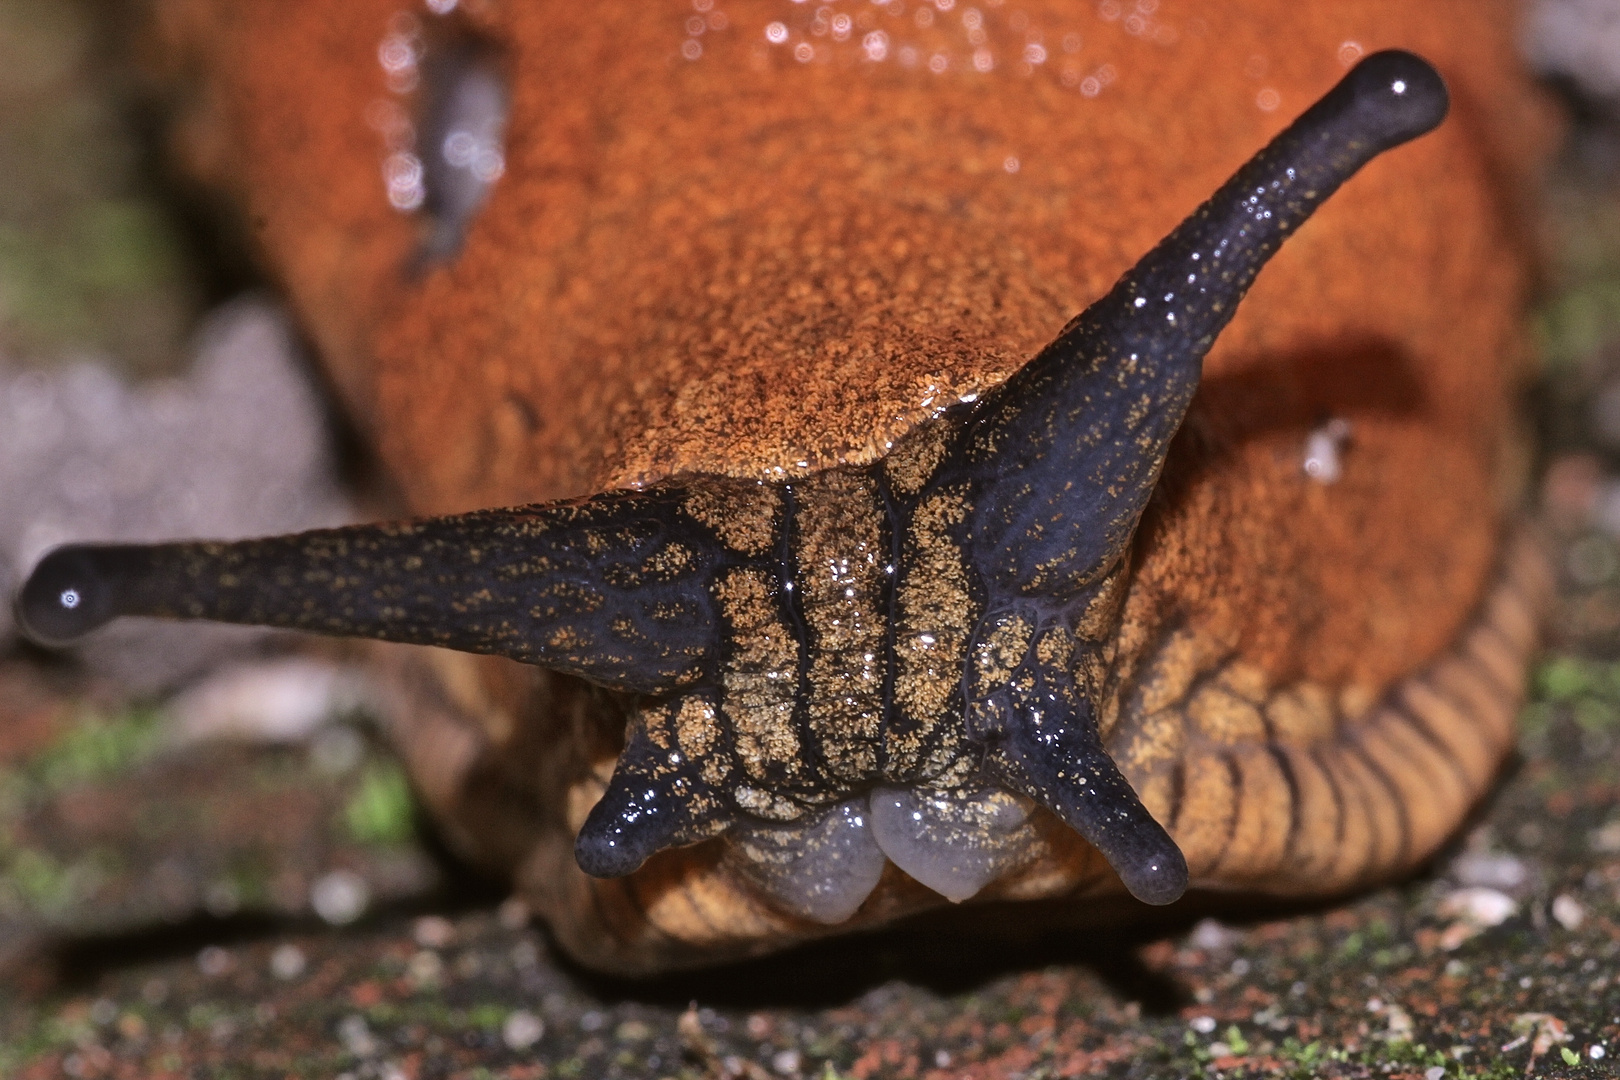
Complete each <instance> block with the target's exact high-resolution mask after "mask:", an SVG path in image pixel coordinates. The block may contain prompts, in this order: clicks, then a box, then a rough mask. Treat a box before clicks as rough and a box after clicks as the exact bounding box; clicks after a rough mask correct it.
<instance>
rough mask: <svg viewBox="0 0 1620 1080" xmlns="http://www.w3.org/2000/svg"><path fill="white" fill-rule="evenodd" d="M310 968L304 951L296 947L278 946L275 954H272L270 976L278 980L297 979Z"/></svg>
mask: <svg viewBox="0 0 1620 1080" xmlns="http://www.w3.org/2000/svg"><path fill="white" fill-rule="evenodd" d="M308 966H309V961H308V960H307V959H306V958H305V956H304V950H303V949H300V948H299V947H298V946H296V945H290V944H289V945H277V946H276V950H275V952H273V953H271V954H270V974H272V975H274V976H275V977H276V978H278V979H284V980H290V979H296V978H298V976H300V975H302V974H303V973H304V969H305V968H306V967H308Z"/></svg>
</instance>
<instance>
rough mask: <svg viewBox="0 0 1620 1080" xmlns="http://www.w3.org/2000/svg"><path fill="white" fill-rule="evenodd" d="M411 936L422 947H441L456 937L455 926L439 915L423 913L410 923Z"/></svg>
mask: <svg viewBox="0 0 1620 1080" xmlns="http://www.w3.org/2000/svg"><path fill="white" fill-rule="evenodd" d="M411 937H413V938H415V939H416V943H417V944H418V945H420V946H422V948H424V949H442V948H444V947H445V946H447V945H449V944H450V943H451V942H452V941H454V940H455V939H456V928H455V926H454V925H453V924H452V923H451V922H450V920H449V919H446V918H444V917H443V916H441V915H424V916H422V917H421V918H420V919H417V920H416V922H414V923H413V924H411Z"/></svg>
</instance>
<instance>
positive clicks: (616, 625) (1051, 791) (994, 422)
mask: <svg viewBox="0 0 1620 1080" xmlns="http://www.w3.org/2000/svg"><path fill="white" fill-rule="evenodd" d="M1446 108H1447V95H1446V91H1445V87H1444V84H1443V83H1442V82H1441V81H1440V78H1439V76H1438V75H1437V74H1436V73H1435V72H1434V70H1433V69H1432V68H1431V67H1429V65H1428V64H1426V63H1425V62H1424V61H1422V60H1420V59H1419V58H1417V57H1415V56H1412V55H1410V54H1407V53H1401V52H1385V53H1378V54H1375V55H1373V56H1370V57H1368V58H1367V59H1365V60H1364V61H1362V62H1361V63H1360V64H1359V65H1357V67H1356V68H1355V69H1354V70H1352V71H1351V72H1350V73H1349V74H1348V75H1347V76H1346V77H1345V79H1344V80H1343V81H1342V82H1341V83H1340V84H1339V85H1338V86H1336V87H1335V88H1334V89H1333V90H1332V91H1330V92H1329V93H1328V94H1327V95H1326V96H1325V97H1324V98H1322V99H1321V100H1320V101H1319V102H1317V104H1315V105H1314V106H1312V107H1311V109H1309V110H1308V111H1307V112H1306V113H1305V114H1304V115H1302V116H1301V117H1300V118H1299V119H1298V120H1296V121H1295V122H1294V123H1293V124H1292V125H1291V126H1290V127H1289V128H1288V129H1287V130H1285V131H1284V132H1283V133H1282V134H1280V135H1279V136H1278V137H1277V138H1276V139H1275V140H1273V141H1272V143H1271V144H1270V145H1268V146H1267V147H1266V148H1265V149H1263V150H1262V151H1260V152H1259V153H1258V154H1257V155H1256V156H1255V157H1254V158H1253V159H1251V160H1250V161H1249V162H1248V163H1247V164H1246V165H1245V166H1243V168H1242V169H1240V170H1239V171H1238V173H1237V174H1236V175H1235V176H1234V177H1233V178H1232V179H1231V180H1229V181H1228V182H1227V183H1226V184H1225V185H1223V186H1222V187H1221V188H1220V190H1219V191H1217V192H1216V193H1215V195H1214V196H1213V197H1211V198H1210V200H1209V201H1208V202H1206V203H1205V204H1204V205H1203V206H1201V207H1200V208H1199V209H1198V210H1197V211H1195V212H1194V213H1193V214H1192V215H1191V216H1190V217H1189V218H1188V219H1187V220H1186V221H1184V222H1183V223H1182V224H1181V225H1180V226H1178V227H1177V228H1176V229H1175V231H1173V232H1172V233H1171V234H1170V235H1169V236H1168V237H1166V238H1165V239H1164V240H1163V241H1162V242H1161V243H1160V244H1159V245H1158V246H1157V247H1155V248H1154V249H1153V250H1152V251H1151V252H1149V253H1148V254H1147V255H1146V256H1145V257H1144V258H1143V259H1142V260H1141V262H1139V263H1138V264H1137V265H1136V266H1135V267H1134V268H1133V269H1132V270H1131V271H1130V272H1129V273H1127V274H1126V275H1125V276H1124V277H1123V278H1122V279H1121V280H1120V281H1119V283H1118V284H1116V285H1115V286H1114V288H1113V289H1112V290H1111V291H1110V292H1109V293H1108V294H1107V295H1106V296H1104V297H1103V298H1101V299H1100V300H1098V301H1097V302H1096V303H1095V304H1093V305H1092V306H1091V307H1089V308H1088V309H1087V310H1086V311H1085V312H1084V313H1082V314H1081V315H1080V316H1078V317H1077V318H1076V319H1075V320H1074V321H1073V322H1071V323H1070V324H1069V325H1068V326H1067V327H1065V328H1064V329H1063V330H1062V332H1061V333H1060V334H1059V335H1058V337H1057V338H1056V340H1055V341H1053V342H1052V344H1051V345H1050V346H1048V347H1047V348H1046V349H1044V350H1042V351H1041V352H1040V353H1039V354H1038V355H1037V356H1036V357H1035V358H1034V359H1033V360H1031V361H1030V362H1029V363H1028V364H1027V365H1026V366H1025V367H1024V368H1023V369H1021V370H1020V371H1019V372H1018V373H1017V374H1015V375H1014V376H1013V377H1012V378H1010V379H1009V380H1007V382H1006V383H1004V384H1002V385H1001V386H1000V387H998V388H996V389H995V390H994V391H992V392H990V393H988V394H986V395H985V396H984V397H983V398H982V399H981V400H979V401H977V402H974V403H972V404H971V405H969V404H963V405H959V406H957V407H955V408H954V409H952V410H950V411H948V412H947V413H946V414H945V415H943V416H942V417H940V418H939V419H938V420H936V421H934V422H933V423H931V424H928V425H924V426H923V427H922V428H920V429H918V430H917V431H916V432H914V433H913V434H912V435H911V436H909V437H908V438H907V439H906V440H904V441H903V442H902V443H901V444H899V445H898V446H897V447H896V448H895V450H894V451H893V453H891V454H890V455H889V456H888V457H887V458H885V459H883V460H881V461H879V462H876V463H875V464H873V465H871V466H869V467H866V468H862V469H835V470H830V471H828V472H826V473H821V474H816V475H813V476H810V477H807V478H805V479H803V480H796V481H793V482H790V483H778V484H767V483H763V482H754V481H745V480H738V479H733V478H726V477H718V476H684V477H676V478H673V479H670V480H668V481H665V482H663V483H661V484H658V485H656V486H653V487H650V488H647V489H645V490H641V491H623V492H609V493H606V494H603V495H599V496H595V497H593V498H590V499H585V500H581V501H577V502H569V503H559V504H549V505H543V506H530V507H520V508H515V509H507V510H489V511H480V512H477V513H473V514H465V515H459V516H454V517H444V518H436V519H430V520H425V521H420V522H413V523H406V524H394V525H368V526H357V527H352V528H346V529H332V530H322V531H318V532H311V533H304V534H300V535H296V536H285V537H274V538H269V539H263V540H251V541H243V542H238V543H173V544H156V545H91V546H85V545H74V546H70V547H66V548H61V549H58V550H57V551H55V552H52V553H51V554H50V555H48V556H47V557H46V558H45V559H44V560H43V561H42V562H41V563H40V565H39V566H38V568H37V569H36V570H35V572H34V574H33V576H32V577H31V578H30V579H29V581H28V583H27V584H26V585H25V586H24V588H23V590H22V593H21V594H20V596H19V598H18V602H17V608H18V614H19V621H20V622H21V624H22V625H23V626H24V627H25V628H26V629H27V630H28V632H29V633H30V634H32V635H33V636H34V637H36V638H37V639H39V640H41V641H43V642H46V643H52V644H55V643H61V642H65V641H68V640H71V639H73V638H75V637H77V636H79V635H82V634H84V633H86V632H88V631H90V630H93V629H94V628H96V627H97V626H99V625H101V624H103V623H105V622H106V621H107V620H109V619H111V618H115V617H118V616H121V615H158V616H166V617H174V618H205V619H218V620H224V621H231V622H245V623H257V624H264V625H272V626H282V627H290V628H295V629H302V630H310V631H315V632H319V633H328V634H346V635H357V636H364V637H372V638H379V639H383V640H390V641H401V642H410V643H417V644H426V645H438V646H443V647H447V648H452V649H460V650H465V651H470V652H480V653H492V654H497V655H502V656H507V657H511V658H513V659H517V660H521V661H524V662H527V663H532V664H537V665H541V666H545V667H548V668H553V669H555V670H558V671H563V672H568V673H571V674H574V675H577V676H579V677H581V678H585V679H588V680H590V681H592V682H595V683H597V684H599V685H602V686H606V687H609V688H613V689H616V690H621V691H626V692H630V693H633V694H636V695H640V699H639V700H640V706H639V712H638V714H637V717H636V719H635V720H634V721H633V722H632V724H631V726H630V730H629V731H628V733H627V738H626V745H625V749H624V751H623V753H622V754H621V756H620V759H619V762H618V765H617V768H616V770H615V773H614V776H613V779H612V781H611V782H610V784H609V786H608V789H607V792H606V793H605V794H604V796H603V797H602V798H601V800H600V801H599V802H598V803H597V804H596V806H595V808H594V809H593V810H592V811H591V813H590V815H589V817H588V819H587V821H586V823H585V825H584V827H583V828H582V829H581V831H580V834H579V837H578V840H577V844H576V849H575V850H576V855H577V858H578V860H579V863H580V865H581V866H582V867H583V868H584V869H585V870H586V871H587V872H589V873H592V874H595V875H598V876H616V875H622V874H626V873H629V872H631V871H633V870H635V869H636V868H637V867H638V866H640V865H641V863H642V862H643V861H644V860H645V859H646V858H648V857H649V856H650V855H651V854H653V853H654V852H656V851H659V850H661V849H664V848H667V847H671V846H675V845H682V844H689V843H694V842H697V841H699V840H703V839H706V838H709V837H713V836H716V835H720V834H723V833H727V832H730V833H732V844H733V853H734V854H736V855H737V861H738V865H739V869H740V870H741V871H742V872H743V873H745V874H746V875H748V876H750V877H751V878H752V879H753V880H754V881H755V882H756V884H758V885H759V887H760V888H762V889H763V890H764V891H766V892H767V893H769V894H771V895H772V896H774V897H775V898H776V899H777V900H778V901H779V902H780V903H782V904H783V905H784V906H786V907H787V908H788V909H789V910H792V911H796V912H798V913H799V914H801V915H803V916H804V917H806V918H810V919H815V920H818V921H823V922H838V921H841V920H842V919H843V918H846V917H848V915H849V914H851V913H853V911H854V910H855V909H856V908H857V907H858V906H859V905H860V903H861V902H862V901H863V900H864V899H865V896H866V894H867V893H868V892H869V891H870V890H871V888H872V887H873V886H874V885H875V883H876V881H877V876H878V873H879V872H880V871H881V868H882V865H883V861H884V859H885V858H887V859H889V860H890V861H893V862H895V863H896V864H897V865H899V866H900V867H901V868H902V869H905V870H907V871H908V872H909V873H911V874H912V876H914V877H916V878H917V879H918V880H920V881H923V882H925V883H927V884H929V885H930V886H931V887H933V888H935V889H936V890H937V891H939V892H941V893H942V894H943V895H945V896H947V897H950V898H951V899H964V898H966V897H967V896H971V895H972V894H973V893H974V892H975V891H977V889H978V888H980V887H982V886H983V885H984V884H985V883H987V882H988V881H990V880H993V879H994V878H995V877H996V876H998V875H1000V874H1002V873H1005V872H1006V871H1007V870H1009V869H1011V868H1013V867H1015V866H1016V865H1017V864H1018V862H1019V860H1020V859H1021V858H1023V857H1025V855H1026V854H1027V852H1028V851H1029V850H1031V848H1032V845H1033V843H1034V841H1033V840H1032V838H1031V833H1030V827H1029V824H1028V821H1027V818H1028V814H1029V811H1030V809H1032V808H1033V806H1034V805H1036V804H1038V805H1040V806H1044V807H1045V808H1046V809H1047V810H1048V811H1050V812H1051V813H1052V814H1054V815H1056V816H1057V817H1058V818H1059V819H1061V820H1062V821H1064V822H1066V823H1067V824H1068V825H1070V826H1072V827H1073V828H1074V829H1075V830H1077V831H1078V832H1079V833H1080V834H1081V835H1082V836H1084V837H1085V838H1086V839H1087V840H1088V841H1090V842H1091V843H1092V844H1093V845H1094V846H1095V847H1096V848H1097V849H1098V850H1099V851H1100V852H1101V853H1102V854H1103V855H1104V856H1105V857H1106V858H1107V859H1108V861H1109V862H1110V864H1111V865H1112V866H1113V867H1114V868H1115V870H1116V871H1117V872H1118V873H1119V875H1120V877H1121V879H1122V881H1123V882H1124V884H1125V885H1126V887H1127V888H1128V889H1129V890H1130V891H1131V892H1132V893H1133V894H1134V895H1135V896H1137V897H1138V898H1139V899H1142V900H1144V901H1146V902H1149V903H1168V902H1171V901H1173V900H1175V899H1176V898H1177V897H1179V896H1180V895H1181V894H1182V892H1183V891H1184V890H1185V888H1186V885H1187V867H1186V863H1185V861H1184V859H1183V858H1182V856H1181V853H1180V851H1179V850H1178V848H1177V847H1176V845H1175V843H1174V841H1173V840H1172V839H1171V838H1170V837H1169V835H1168V834H1167V833H1166V832H1165V831H1164V829H1163V828H1162V827H1161V826H1160V825H1159V824H1158V823H1157V822H1156V821H1154V819H1153V817H1152V816H1151V814H1149V813H1148V811H1147V810H1146V809H1145V807H1143V805H1142V803H1141V801H1140V800H1139V799H1138V798H1137V796H1136V793H1135V792H1134V791H1133V790H1132V788H1131V785H1130V783H1129V782H1128V781H1127V780H1126V778H1125V777H1124V776H1123V775H1122V774H1121V773H1120V771H1119V769H1118V768H1117V766H1116V765H1115V764H1114V762H1113V760H1112V758H1111V757H1110V756H1109V754H1108V752H1107V750H1106V748H1105V747H1104V746H1103V744H1102V741H1101V738H1100V736H1099V733H1098V726H1097V710H1098V702H1099V697H1100V688H1101V685H1102V682H1103V680H1104V678H1105V677H1106V674H1107V667H1108V664H1109V662H1110V658H1111V651H1110V650H1111V643H1112V638H1113V635H1114V634H1115V632H1116V629H1117V622H1118V613H1119V606H1120V604H1121V602H1122V599H1123V596H1124V592H1125V588H1126V584H1127V579H1128V566H1127V552H1128V549H1129V546H1130V541H1131V538H1132V536H1133V535H1134V533H1135V530H1136V527H1137V524H1138V522H1139V520H1140V518H1141V514H1142V511H1143V508H1144V507H1145V505H1146V503H1147V500H1148V498H1149V497H1150V495H1151V493H1152V491H1153V488H1154V485H1155V484H1156V482H1157V480H1158V476H1159V472H1160V469H1161V468H1162V466H1163V463H1164V459H1165V454H1166V452H1167V450H1168V446H1169V442H1170V440H1171V438H1172V436H1173V435H1174V434H1175V432H1176V430H1177V428H1178V427H1179V426H1180V424H1181V422H1182V419H1183V417H1184V415H1185V413H1186V409H1187V407H1188V404H1189V403H1190V401H1191V399H1192V396H1193V393H1194V391H1195V390H1196V388H1197V385H1198V380H1199V374H1200V369H1201V365H1202V362H1203V358H1204V356H1205V354H1206V353H1207V352H1208V351H1209V348H1210V346H1211V345H1212V344H1213V342H1214V340H1215V337H1216V335H1217V334H1218V333H1219V332H1220V330H1221V329H1222V327H1224V326H1225V325H1226V323H1227V322H1228V321H1229V320H1230V319H1231V317H1232V315H1233V313H1234V312H1235V310H1236V306H1237V303H1238V301H1239V300H1240V299H1241V298H1242V296H1243V294H1244V292H1245V291H1246V290H1247V289H1248V287H1249V285H1250V284H1251V283H1252V282H1253V280H1254V278H1255V275H1256V274H1258V273H1259V271H1260V269H1261V267H1262V266H1263V265H1264V264H1265V262H1266V260H1267V259H1269V258H1270V256H1271V255H1272V254H1273V253H1274V252H1275V251H1276V250H1277V248H1278V246H1279V245H1280V244H1281V242H1282V241H1283V240H1284V239H1285V238H1286V237H1287V236H1288V234H1289V233H1291V232H1292V231H1293V230H1294V229H1295V228H1297V227H1298V226H1299V225H1300V224H1301V223H1302V222H1303V221H1304V220H1305V219H1306V218H1307V217H1308V216H1309V215H1310V214H1311V213H1312V211H1314V209H1315V208H1316V207H1317V206H1318V205H1320V204H1321V202H1322V201H1323V200H1324V199H1326V198H1327V197H1328V196H1329V195H1331V194H1332V193H1333V191H1334V190H1336V189H1337V188H1338V186H1339V185H1340V184H1342V183H1343V182H1344V181H1345V180H1347V179H1348V178H1349V177H1350V176H1351V175H1353V174H1354V173H1355V172H1356V170H1357V169H1359V168H1360V167H1361V165H1363V164H1365V163H1366V162H1367V161H1368V160H1370V159H1371V158H1372V157H1374V156H1376V155H1377V154H1379V153H1381V152H1382V151H1384V150H1386V149H1389V148H1390V147H1393V146H1396V145H1399V144H1400V143H1402V142H1405V141H1407V140H1409V139H1411V138H1414V137H1415V136H1417V135H1419V134H1422V133H1423V132H1425V131H1428V130H1429V129H1430V128H1432V127H1433V126H1434V125H1436V124H1437V123H1439V121H1440V120H1441V119H1442V118H1443V116H1444V114H1445V111H1446Z"/></svg>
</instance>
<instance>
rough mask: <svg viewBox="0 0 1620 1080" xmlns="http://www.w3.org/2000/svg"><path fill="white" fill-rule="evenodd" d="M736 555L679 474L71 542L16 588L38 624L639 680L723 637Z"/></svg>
mask: <svg viewBox="0 0 1620 1080" xmlns="http://www.w3.org/2000/svg"><path fill="white" fill-rule="evenodd" d="M729 557H730V556H729V555H728V554H727V553H726V551H725V549H724V548H723V546H722V545H721V544H720V543H719V542H718V541H717V540H716V538H715V537H714V536H713V534H712V533H710V532H709V531H708V530H707V529H706V528H705V527H704V526H702V525H700V524H698V523H697V522H695V521H693V520H692V519H691V518H690V517H688V516H687V515H686V514H685V513H684V512H683V510H682V499H681V491H680V489H678V488H661V489H653V490H649V491H646V492H619V493H612V494H608V495H601V496H597V497H595V498H592V499H587V500H583V501H580V502H575V503H564V504H558V505H549V506H538V507H527V508H518V509H512V510H484V511H478V512H476V513H471V514H461V515H457V516H453V517H443V518H432V519H428V520H424V521H417V522H408V523H403V524H389V525H360V526H353V527H349V528H342V529H323V530H318V531H314V532H307V533H301V534H298V535H295V536H278V537H271V538H268V539H262V540H244V541H238V542H233V543H204V542H190V543H168V544H145V545H135V544H129V545H122V544H113V545H72V546H69V547H64V548H59V549H57V550H56V551H53V552H52V553H51V554H49V555H47V556H46V557H45V559H44V560H43V561H42V562H41V563H40V564H39V566H38V567H37V568H36V569H35V571H34V573H33V575H32V576H31V577H30V578H29V580H28V583H27V584H26V585H25V586H24V588H23V591H22V593H21V595H20V596H19V598H18V603H17V611H18V615H19V621H20V622H21V624H22V625H23V627H24V628H25V629H26V630H27V631H28V633H29V634H31V635H32V636H33V637H35V638H36V639H38V640H41V641H44V642H48V643H57V642H63V641H67V640H71V639H73V638H75V637H78V636H79V635H81V634H84V633H87V632H89V631H90V630H93V629H95V628H96V627H98V626H100V625H101V624H102V623H105V622H107V621H108V620H110V619H113V618H115V617H118V616H122V615H156V616H165V617H170V618H187V619H213V620H218V621H222V622H237V623H252V624H256V625H263V626H280V627H287V628H291V629H297V630H308V631H313V632H316V633H321V634H344V635H354V636H360V637H369V638H377V639H380V640H384V641H400V642H408V643H411V644H418V645H439V646H443V647H445V648H450V649H459V650H462V651H464V652H475V653H493V654H495V655H499V656H507V657H511V658H512V659H514V660H521V661H524V662H527V663H532V664H540V665H543V666H545V667H548V668H552V669H555V670H557V671H566V672H569V673H570V674H574V675H579V676H582V677H584V678H587V679H590V680H591V681H593V682H596V683H599V684H601V685H603V686H608V687H611V688H614V689H618V690H628V691H636V692H642V693H659V692H667V691H669V690H672V689H674V688H676V687H678V686H682V685H686V684H688V683H690V682H692V681H694V680H696V679H698V678H700V677H702V676H703V675H704V674H705V673H706V672H708V671H709V670H710V669H711V668H712V666H713V664H714V663H715V661H716V658H717V657H718V655H719V648H720V641H719V632H718V625H719V624H718V621H717V619H716V616H715V612H714V601H713V598H712V597H711V595H710V591H709V584H710V581H711V580H712V577H713V575H714V573H715V571H716V570H717V568H718V567H719V566H720V565H722V564H723V563H724V562H725V560H726V559H727V558H729Z"/></svg>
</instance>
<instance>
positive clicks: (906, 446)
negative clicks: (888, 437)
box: [883, 421, 956, 496]
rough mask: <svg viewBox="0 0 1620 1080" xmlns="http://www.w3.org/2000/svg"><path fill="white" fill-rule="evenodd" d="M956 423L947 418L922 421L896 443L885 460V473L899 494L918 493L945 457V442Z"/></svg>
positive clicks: (954, 428) (891, 487)
mask: <svg viewBox="0 0 1620 1080" xmlns="http://www.w3.org/2000/svg"><path fill="white" fill-rule="evenodd" d="M955 433H956V425H955V424H950V423H946V422H944V421H940V422H936V423H932V424H921V425H919V426H918V427H917V428H916V429H915V430H913V431H912V432H910V433H909V434H908V435H906V437H905V438H903V439H901V440H900V441H899V442H897V443H896V444H895V446H894V449H893V450H892V451H890V452H889V455H888V456H887V457H885V458H884V459H883V474H884V476H886V477H887V478H888V481H889V488H890V489H891V490H892V491H893V492H894V493H895V494H897V495H907V496H909V495H915V494H917V493H918V492H919V491H921V490H922V489H923V485H924V484H926V483H927V482H928V481H929V479H930V478H932V477H933V475H934V472H935V470H936V469H938V468H939V465H940V462H942V461H944V460H945V449H946V444H947V443H948V442H949V441H950V438H951V436H952V435H954V434H955Z"/></svg>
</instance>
